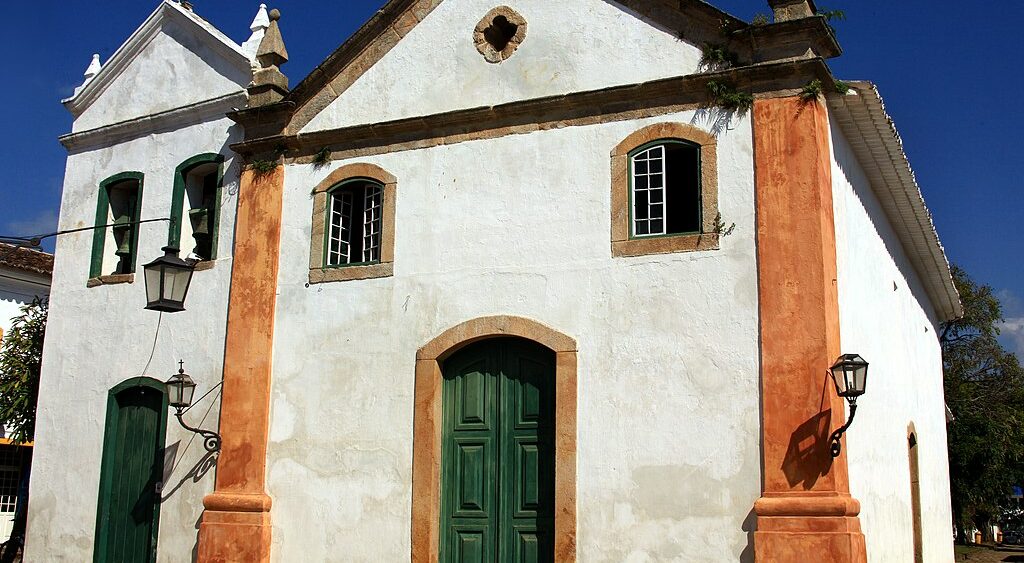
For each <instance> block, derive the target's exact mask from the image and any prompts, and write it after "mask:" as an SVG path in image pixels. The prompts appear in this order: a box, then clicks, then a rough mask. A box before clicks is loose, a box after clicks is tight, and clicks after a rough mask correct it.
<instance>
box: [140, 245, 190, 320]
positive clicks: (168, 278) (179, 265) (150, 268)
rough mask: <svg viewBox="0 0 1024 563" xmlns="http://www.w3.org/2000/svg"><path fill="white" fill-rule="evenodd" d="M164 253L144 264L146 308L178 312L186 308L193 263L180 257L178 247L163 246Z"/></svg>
mask: <svg viewBox="0 0 1024 563" xmlns="http://www.w3.org/2000/svg"><path fill="white" fill-rule="evenodd" d="M163 251H164V255H163V256H161V257H159V258H157V259H156V260H153V261H152V262H150V263H149V264H146V265H145V266H143V269H144V270H145V273H146V308H147V309H150V310H152V311H162V312H165V313H176V312H178V311H184V310H185V295H186V294H187V293H188V286H189V284H191V283H192V273H193V271H194V267H193V266H192V264H189V263H188V262H186V261H184V260H182V259H181V258H178V249H177V248H175V247H173V246H165V247H164V248H163Z"/></svg>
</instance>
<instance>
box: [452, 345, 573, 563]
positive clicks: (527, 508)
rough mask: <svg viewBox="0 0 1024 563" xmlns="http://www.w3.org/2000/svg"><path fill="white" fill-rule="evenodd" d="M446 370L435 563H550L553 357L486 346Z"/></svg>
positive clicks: (530, 348) (468, 351) (538, 350)
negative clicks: (438, 562)
mask: <svg viewBox="0 0 1024 563" xmlns="http://www.w3.org/2000/svg"><path fill="white" fill-rule="evenodd" d="M443 372H444V383H443V391H442V394H443V410H444V422H443V428H444V430H443V436H442V445H441V554H440V557H441V561H451V562H453V563H463V562H469V561H501V562H505V561H508V562H512V561H516V562H518V561H537V562H547V561H553V560H554V543H553V539H554V508H555V498H554V493H555V486H554V485H555V451H554V450H555V447H554V446H555V444H554V430H555V428H554V427H555V385H554V383H555V354H554V352H552V351H551V350H548V349H547V348H544V347H543V346H541V345H539V344H536V343H534V342H531V341H529V340H524V339H520V338H496V339H489V340H483V341H480V342H476V343H473V344H470V345H469V346H466V347H465V348H463V349H461V350H459V351H458V352H456V353H455V354H453V355H452V356H451V357H450V358H448V359H447V360H446V361H445V362H444V366H443Z"/></svg>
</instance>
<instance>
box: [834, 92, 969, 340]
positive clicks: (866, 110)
mask: <svg viewBox="0 0 1024 563" xmlns="http://www.w3.org/2000/svg"><path fill="white" fill-rule="evenodd" d="M849 84H850V87H851V90H850V93H848V94H846V95H842V94H838V93H834V94H829V95H828V105H829V109H830V111H831V113H832V115H833V116H834V117H835V119H836V122H837V123H838V125H839V126H840V128H841V129H842V131H843V133H844V134H845V135H846V137H847V138H848V139H851V138H852V139H858V138H859V139H862V140H863V141H864V142H863V143H851V145H852V149H853V151H854V154H855V155H856V156H857V160H858V161H859V163H860V165H861V166H862V167H863V168H864V170H865V172H866V173H867V175H868V178H869V180H870V181H871V188H872V190H873V191H874V193H875V195H876V196H877V197H878V199H879V201H880V203H881V204H882V207H883V209H884V211H885V213H886V216H887V217H888V218H889V222H890V223H891V224H892V226H893V229H894V230H895V231H896V234H897V236H898V237H899V239H900V242H901V243H902V245H903V250H904V252H905V253H906V254H907V256H908V258H909V259H910V262H911V264H912V265H913V267H914V269H915V271H916V272H917V275H918V277H919V278H920V279H921V282H922V284H923V285H924V287H925V291H926V292H927V293H928V297H929V299H930V300H931V302H932V306H933V307H934V308H935V310H936V313H937V314H938V316H939V317H940V320H942V321H949V320H953V319H957V318H960V317H961V316H963V305H962V304H961V302H960V295H959V293H958V292H957V290H956V286H955V285H954V284H953V275H952V273H951V271H950V266H949V259H948V258H947V257H946V252H945V250H944V249H943V247H942V243H941V241H940V240H939V234H938V231H937V230H936V228H935V223H934V221H933V220H932V215H931V213H930V212H929V211H928V207H927V205H926V204H925V201H924V195H923V194H922V193H921V188H920V186H919V185H918V184H917V178H916V177H915V175H914V170H913V168H912V167H911V166H910V160H909V159H908V158H907V155H906V152H905V151H904V150H903V141H902V140H901V139H900V136H899V132H898V131H897V130H896V125H895V123H894V122H893V119H892V117H890V116H889V114H888V112H886V110H885V103H884V101H883V100H882V97H881V95H880V94H879V92H878V89H877V88H876V87H875V85H874V84H872V83H871V82H867V81H856V82H849ZM872 147H874V148H875V149H882V150H884V155H882V153H881V152H880V151H878V150H875V151H872V150H871V148H872ZM886 177H888V178H895V179H896V181H895V182H892V181H886V179H885V178H886Z"/></svg>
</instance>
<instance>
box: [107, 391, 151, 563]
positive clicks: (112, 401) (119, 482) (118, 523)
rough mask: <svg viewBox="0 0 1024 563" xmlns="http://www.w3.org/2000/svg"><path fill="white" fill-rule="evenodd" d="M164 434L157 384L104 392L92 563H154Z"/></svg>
mask: <svg viewBox="0 0 1024 563" xmlns="http://www.w3.org/2000/svg"><path fill="white" fill-rule="evenodd" d="M166 428H167V398H166V394H165V391H164V389H163V385H162V384H160V382H158V381H155V380H150V379H148V378H136V379H132V380H130V381H128V382H125V383H124V384H122V385H119V386H118V387H115V388H114V389H113V390H112V391H111V392H110V397H109V399H108V402H107V422H106V431H105V436H104V438H103V462H102V468H101V472H100V496H99V508H98V513H97V521H96V546H95V551H94V556H93V560H94V561H96V562H103V563H107V562H109V563H129V562H130V563H146V562H152V561H156V538H157V526H158V524H159V519H160V494H159V492H158V491H157V487H158V486H159V483H160V480H161V479H162V478H163V471H164V458H163V449H164V435H165V432H166Z"/></svg>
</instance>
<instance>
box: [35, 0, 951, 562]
mask: <svg viewBox="0 0 1024 563" xmlns="http://www.w3.org/2000/svg"><path fill="white" fill-rule="evenodd" d="M503 1H504V3H492V2H487V1H484V0H390V1H388V2H387V3H386V4H384V5H383V6H382V7H381V9H380V10H379V11H378V12H377V13H376V14H375V15H374V16H373V17H372V18H371V19H370V20H369V21H368V22H366V23H365V24H364V25H363V26H362V27H361V28H360V29H359V30H358V31H357V32H356V33H355V34H353V35H352V36H351V37H350V38H348V39H347V40H346V41H345V42H344V43H343V44H342V45H341V46H339V47H338V48H337V50H335V51H334V52H333V53H332V54H331V55H330V56H328V57H327V58H326V59H325V60H324V61H323V62H322V63H321V64H319V65H318V66H317V67H316V68H315V69H314V70H313V71H312V72H311V73H310V74H309V75H308V76H306V77H304V78H302V79H301V80H289V79H288V78H287V77H286V76H285V74H286V73H287V66H286V64H285V63H286V62H287V60H288V52H287V50H286V48H285V40H286V38H287V36H288V34H290V33H302V30H301V29H293V28H290V27H289V25H288V21H289V20H288V14H285V15H284V17H283V18H282V17H281V14H280V13H279V12H278V11H277V10H270V11H268V10H267V9H266V7H261V8H260V10H259V12H258V14H257V16H256V18H255V21H254V22H253V24H252V31H253V35H252V37H251V38H249V40H247V41H245V42H244V43H236V42H235V41H234V40H232V39H231V38H229V37H227V36H225V35H224V34H223V33H221V32H219V31H218V30H217V29H215V28H214V27H213V26H211V25H210V24H209V23H208V22H207V21H205V20H204V19H202V17H200V16H199V15H197V14H196V13H195V11H194V10H193V8H192V7H191V6H190V5H189V4H188V3H187V2H180V3H178V2H174V1H171V0H164V1H162V2H160V3H159V4H158V6H157V7H156V10H155V11H154V12H153V14H152V15H151V16H150V17H149V19H147V20H146V21H145V22H144V23H143V24H142V26H141V27H140V28H138V29H137V30H136V31H135V32H134V33H133V34H132V35H131V36H130V37H128V39H127V41H126V42H125V43H124V44H123V45H122V46H121V47H120V48H119V49H118V50H117V51H116V52H115V53H114V54H113V55H112V56H110V57H109V58H108V59H107V60H106V61H101V60H100V59H99V58H98V57H96V58H94V60H93V64H92V65H90V66H89V69H88V71H87V73H86V80H85V83H84V84H83V85H82V86H81V87H80V88H79V89H78V90H76V92H75V94H74V95H73V96H72V97H71V98H69V99H67V100H65V101H64V104H65V106H66V107H67V109H68V110H69V111H70V112H71V113H72V115H73V116H74V123H73V126H72V130H71V132H70V133H68V134H67V135H64V136H63V137H61V142H62V143H63V144H64V146H65V147H66V148H67V150H68V159H67V170H66V176H65V183H64V191H63V199H62V205H61V212H60V228H61V229H73V228H81V227H83V226H85V227H89V226H94V227H95V228H94V229H93V230H91V231H84V232H81V233H77V234H71V235H66V236H62V237H60V238H59V239H58V242H57V251H56V257H57V258H56V262H55V265H54V271H53V285H52V289H51V309H50V320H49V326H48V331H47V341H46V346H45V351H44V359H43V375H42V382H41V388H40V399H39V405H38V412H39V415H38V416H39V421H38V427H37V432H36V443H35V454H34V461H33V469H32V481H31V489H30V504H29V517H28V518H29V520H28V536H27V544H26V560H28V561H54V562H56V561H74V562H80V561H87V560H89V559H90V558H91V559H92V560H93V561H102V562H122V561H125V562H126V561H131V562H148V561H160V562H179V561H193V560H194V561H201V562H210V563H213V562H218V563H219V562H253V561H273V562H280V563H286V562H293V561H339V562H401V561H412V562H417V563H419V562H434V561H442V562H460V563H462V562H467V563H468V562H500V563H505V562H512V561H514V562H526V561H558V562H575V561H579V562H606V561H607V562H631V563H640V562H655V561H657V562H661V561H685V562H696V561H712V562H719V561H745V562H749V561H757V562H764V563H768V562H794V563H795V562H805V561H828V562H832V561H835V562H864V561H871V562H889V561H891V562H906V561H929V562H948V561H950V560H951V559H952V556H953V549H952V532H951V516H950V498H949V475H948V461H947V454H946V427H945V424H946V422H945V408H944V400H943V386H942V362H941V357H940V349H939V342H938V337H937V333H938V330H937V327H938V326H939V324H940V323H941V322H943V321H945V320H948V319H952V318H956V317H958V316H959V315H960V314H961V312H962V311H961V305H960V302H959V297H958V295H957V293H956V290H955V288H954V287H953V283H952V279H951V276H950V271H949V265H948V263H947V260H946V257H945V255H944V252H943V249H942V247H941V245H940V243H939V239H938V236H937V234H936V231H935V228H934V226H933V224H932V222H931V218H930V215H929V212H928V210H927V208H926V207H925V203H924V201H923V199H922V196H921V191H920V189H919V187H918V185H917V183H916V180H915V178H914V174H913V172H912V170H911V168H910V165H909V163H908V161H907V159H906V156H905V154H904V152H903V148H902V144H901V141H900V138H899V135H898V133H897V132H896V129H895V126H894V124H893V122H892V120H891V119H890V118H889V116H888V115H887V113H886V111H885V108H884V105H883V102H882V98H881V97H880V94H879V92H878V90H877V89H876V88H875V86H874V85H872V84H871V83H870V82H849V83H846V82H842V81H837V80H836V78H835V77H833V75H832V73H831V71H830V69H829V66H828V64H827V60H828V59H830V58H834V57H837V56H839V55H840V54H841V49H840V47H839V44H838V43H837V41H836V38H835V35H834V34H833V32H832V31H831V28H829V26H828V25H827V23H826V21H825V19H824V18H823V17H821V16H819V15H817V14H816V8H815V6H814V2H813V1H811V0H768V4H769V5H770V7H771V8H772V10H773V11H774V16H775V17H774V21H773V22H770V23H764V22H757V23H749V22H745V21H742V20H740V19H737V18H735V17H733V16H730V15H728V14H726V13H724V12H722V11H720V10H718V9H717V8H715V7H713V6H712V5H711V4H708V3H706V2H703V1H700V0H678V1H671V2H668V1H663V0H572V1H569V0H503ZM296 9H298V8H296ZM310 9H312V8H310ZM316 9H318V10H342V9H343V8H342V7H336V6H334V5H326V6H320V7H318V8H316ZM282 28H283V31H284V33H283V35H282ZM125 31H127V30H125ZM85 55H87V54H86V53H83V57H85ZM293 78H294V77H293ZM183 80H187V82H188V84H189V87H188V88H182V87H180V85H181V83H182V81H183ZM164 247H168V248H171V249H177V250H178V251H179V253H180V256H181V258H187V259H188V262H189V263H190V264H194V273H193V275H192V279H191V284H190V286H189V287H188V292H187V296H186V297H185V303H184V309H185V310H184V311H179V312H157V311H153V310H147V309H144V307H145V306H146V303H147V301H146V290H145V285H146V283H145V281H146V280H145V279H144V275H143V266H144V264H145V263H147V262H149V261H151V260H153V259H155V258H157V257H158V256H160V255H161V254H163V251H162V248H164ZM171 252H172V253H173V250H172V251H171ZM853 355H858V356H859V357H860V358H863V359H865V360H866V361H867V363H868V364H869V372H868V373H869V375H868V378H867V385H866V389H863V391H864V393H863V395H861V396H859V398H858V397H857V396H856V394H857V393H858V392H859V391H861V390H862V389H859V388H858V385H853V386H852V387H851V388H849V389H845V388H841V387H840V386H837V385H835V384H834V381H833V378H832V377H830V375H829V371H830V369H831V368H832V367H834V365H836V366H837V370H838V369H839V368H840V367H841V366H840V365H838V364H837V358H839V359H842V358H847V359H850V358H852V357H853ZM179 362H183V363H181V364H179ZM848 364H849V362H848ZM179 369H181V370H183V372H185V373H187V374H188V375H190V376H191V379H192V380H194V381H195V383H196V384H197V389H196V392H195V395H194V399H193V401H192V402H191V406H189V407H187V409H178V410H175V409H172V408H170V403H174V402H175V401H174V398H173V397H169V396H168V390H167V388H166V386H165V385H164V381H165V380H167V379H168V378H170V377H171V376H172V375H174V374H176V373H178V372H179ZM858 369H860V368H858ZM839 379H840V381H842V378H841V377H840V378H839ZM840 391H843V392H844V394H850V395H853V396H852V397H850V398H848V399H847V398H844V397H841V396H839V392H840ZM847 391H848V393H847ZM851 404H853V405H856V406H857V408H859V411H857V414H856V418H855V419H854V420H853V421H852V423H851V424H849V425H848V427H847V422H848V420H849V417H850V416H852V414H853V413H852V412H851V408H850V405H851ZM176 413H180V417H178V418H176V417H175V414H176ZM179 419H180V421H181V423H180V424H179ZM197 429H202V430H203V432H200V433H197V432H195V431H194V430H197ZM838 430H843V431H844V432H837V431H838ZM211 433H216V434H215V435H214V434H211ZM207 446H209V447H207Z"/></svg>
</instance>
